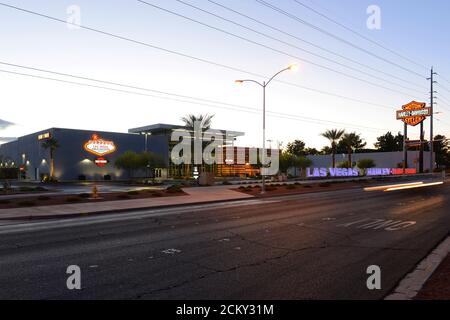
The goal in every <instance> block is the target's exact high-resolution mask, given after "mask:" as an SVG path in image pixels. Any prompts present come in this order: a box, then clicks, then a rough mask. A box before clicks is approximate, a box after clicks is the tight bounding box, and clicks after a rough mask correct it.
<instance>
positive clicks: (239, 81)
mask: <svg viewBox="0 0 450 320" xmlns="http://www.w3.org/2000/svg"><path fill="white" fill-rule="evenodd" d="M236 82H238V83H243V82H254V83H256V84H257V85H259V86H261V87H264V84H262V83H260V82H258V81H256V80H250V79H246V80H236Z"/></svg>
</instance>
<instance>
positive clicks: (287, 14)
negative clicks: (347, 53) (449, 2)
mask: <svg viewBox="0 0 450 320" xmlns="http://www.w3.org/2000/svg"><path fill="white" fill-rule="evenodd" d="M255 1H256V2H258V3H260V4H262V5H263V6H265V7H267V8H270V9H272V10H274V11H276V12H278V13H281V14H283V15H285V16H287V17H289V18H291V19H293V20H295V21H298V22H300V23H301V24H304V25H306V26H308V27H310V28H312V29H314V30H317V31H319V32H321V33H323V34H325V35H327V36H329V37H332V38H334V39H336V40H338V41H340V42H342V43H345V44H347V45H349V46H351V47H353V48H355V49H358V50H360V51H362V52H364V53H366V54H368V55H370V56H373V57H375V58H377V59H379V60H381V61H384V62H386V63H389V64H391V65H393V66H396V67H397V68H400V69H402V70H404V71H407V72H409V73H411V74H413V75H416V76H418V77H420V78H422V79H423V78H425V76H424V75H422V74H420V73H418V72H415V71H413V70H411V69H409V68H406V67H403V66H401V65H399V64H398V63H395V62H392V61H390V60H388V59H386V58H383V57H381V56H379V55H377V54H375V53H373V52H370V51H369V50H366V49H364V48H361V47H359V46H357V45H355V44H353V43H351V42H350V41H347V40H345V39H343V38H341V37H338V36H336V35H334V34H332V33H331V32H328V31H326V30H324V29H322V28H320V27H318V26H316V25H314V24H312V23H309V22H307V21H305V20H303V19H301V18H299V17H297V16H295V15H293V14H290V13H289V12H286V11H284V10H283V9H281V8H279V7H276V6H274V5H272V4H270V3H268V2H266V1H263V0H255Z"/></svg>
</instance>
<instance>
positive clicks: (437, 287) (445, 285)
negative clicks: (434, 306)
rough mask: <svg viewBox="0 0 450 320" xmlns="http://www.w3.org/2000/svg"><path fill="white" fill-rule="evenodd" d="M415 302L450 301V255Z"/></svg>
mask: <svg viewBox="0 0 450 320" xmlns="http://www.w3.org/2000/svg"><path fill="white" fill-rule="evenodd" d="M414 299H415V300H450V254H447V257H446V258H445V259H444V261H442V263H441V264H440V265H439V267H438V268H437V269H436V271H435V272H434V273H433V275H432V276H431V277H430V279H428V281H427V282H426V283H425V285H424V286H423V288H422V290H420V291H419V293H418V294H417V296H416V297H415V298H414Z"/></svg>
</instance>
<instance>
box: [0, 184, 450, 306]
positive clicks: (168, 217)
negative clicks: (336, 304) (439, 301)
mask: <svg viewBox="0 0 450 320" xmlns="http://www.w3.org/2000/svg"><path fill="white" fill-rule="evenodd" d="M449 191H450V186H449V185H448V184H446V185H445V186H437V187H430V188H422V189H416V190H405V191H397V192H364V191H363V190H344V191H337V192H324V193H316V194H309V195H296V196H287V197H278V198H267V199H253V200H245V201H239V202H228V203H222V204H210V205H202V206H189V207H183V208H172V209H160V210H147V211H136V212H129V213H124V214H114V215H112V214H111V215H102V216H97V217H82V218H71V219H65V220H58V221H40V222H33V223H23V222H18V221H15V222H14V221H9V222H3V225H1V226H0V241H1V242H0V299H94V298H95V299H104V298H110V299H119V298H122V299H381V298H383V297H384V296H385V295H386V294H388V293H389V292H390V291H391V290H392V289H393V288H394V287H395V286H396V284H397V283H398V281H399V280H400V279H401V278H402V277H404V275H405V274H407V273H408V272H410V271H411V270H412V269H413V268H414V267H415V265H416V264H417V263H418V262H419V261H420V260H421V259H423V258H424V257H425V256H426V255H427V254H428V253H429V252H430V251H431V250H432V249H433V248H434V247H435V246H436V245H437V244H438V243H439V242H440V241H441V240H443V239H444V238H445V237H446V236H447V235H448V234H449V226H450V211H449V210H448V208H449V206H450V197H449ZM0 224H1V223H0ZM69 265H78V266H79V267H80V268H81V285H82V290H68V289H67V287H66V279H67V277H68V275H67V274H66V268H67V267H68V266H69ZM370 265H378V266H379V267H380V268H381V283H382V288H381V290H368V289H367V286H366V280H367V278H368V276H369V275H368V274H367V273H366V269H367V267H368V266H370Z"/></svg>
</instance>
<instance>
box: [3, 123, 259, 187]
mask: <svg viewBox="0 0 450 320" xmlns="http://www.w3.org/2000/svg"><path fill="white" fill-rule="evenodd" d="M183 130H184V132H185V130H186V129H185V127H184V126H177V125H170V124H154V125H150V126H146V127H140V128H134V129H130V130H129V131H128V133H120V132H104V131H94V130H78V129H62V128H51V129H48V130H43V131H39V132H36V133H33V134H29V135H26V136H23V137H19V138H18V139H17V140H15V141H12V142H8V143H5V144H2V145H0V167H20V168H22V170H23V171H24V172H26V179H29V180H41V179H42V178H43V177H44V176H48V175H49V171H50V156H49V151H48V150H45V149H44V148H43V147H42V143H43V142H44V141H45V140H47V139H50V138H54V139H56V140H57V141H58V144H59V148H58V149H57V150H56V152H55V156H54V168H55V172H54V174H55V177H56V178H57V179H58V180H61V181H68V180H124V179H128V178H129V177H128V174H127V172H126V171H124V170H120V169H118V168H116V167H115V165H114V163H115V161H116V160H117V158H118V157H119V156H120V155H121V154H123V153H124V152H126V151H135V152H144V151H148V152H153V153H156V154H159V155H161V156H162V158H163V160H164V163H165V166H164V168H157V169H156V170H155V172H154V176H155V177H158V178H182V177H192V176H193V172H194V171H195V170H196V169H197V170H198V168H197V166H195V165H193V164H183V165H175V164H174V163H172V161H171V158H170V153H171V150H172V148H173V146H174V145H175V144H176V143H177V142H173V141H171V134H172V133H173V132H176V131H180V132H183ZM210 131H211V132H212V133H213V134H216V135H222V136H223V141H222V144H223V145H222V154H223V161H222V162H223V164H217V165H210V166H208V165H204V166H203V165H202V166H201V168H202V170H204V171H209V172H212V173H214V174H215V175H217V176H254V175H258V174H259V169H258V168H256V167H254V166H252V165H250V163H249V162H250V160H251V156H250V154H252V152H251V151H252V149H253V150H256V151H257V149H254V148H238V147H235V141H236V139H237V138H238V137H240V136H243V135H244V133H242V132H236V131H226V130H217V129H211V130H210ZM205 136H208V134H205ZM231 150H233V151H231ZM253 153H254V152H253Z"/></svg>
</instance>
